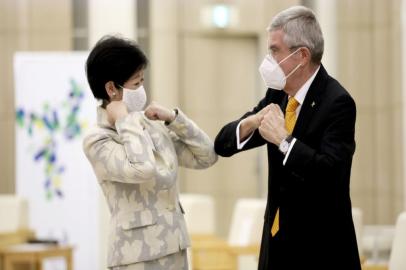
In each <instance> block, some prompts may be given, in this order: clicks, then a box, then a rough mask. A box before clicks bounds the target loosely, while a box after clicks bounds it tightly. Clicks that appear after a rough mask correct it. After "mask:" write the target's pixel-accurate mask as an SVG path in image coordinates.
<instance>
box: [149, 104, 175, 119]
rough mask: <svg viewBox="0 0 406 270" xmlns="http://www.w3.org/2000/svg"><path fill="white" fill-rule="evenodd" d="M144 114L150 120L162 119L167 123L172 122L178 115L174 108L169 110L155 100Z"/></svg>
mask: <svg viewBox="0 0 406 270" xmlns="http://www.w3.org/2000/svg"><path fill="white" fill-rule="evenodd" d="M144 114H145V116H146V117H147V118H148V119H150V120H161V121H165V122H167V123H170V122H172V121H173V120H175V117H176V113H175V112H174V111H173V110H169V109H167V108H165V107H163V106H161V105H159V104H158V103H155V102H152V103H151V104H150V105H148V107H147V108H146V109H145V112H144Z"/></svg>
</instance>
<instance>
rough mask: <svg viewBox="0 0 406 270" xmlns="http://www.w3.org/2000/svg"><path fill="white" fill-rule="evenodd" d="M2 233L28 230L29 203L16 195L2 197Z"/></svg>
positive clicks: (0, 196) (0, 201) (0, 221)
mask: <svg viewBox="0 0 406 270" xmlns="http://www.w3.org/2000/svg"><path fill="white" fill-rule="evenodd" d="M0 217H7V218H2V219H1V220H0V233H10V232H15V231H18V230H22V229H27V228H28V202H27V200H25V199H23V198H21V197H19V196H16V195H11V194H10V195H0Z"/></svg>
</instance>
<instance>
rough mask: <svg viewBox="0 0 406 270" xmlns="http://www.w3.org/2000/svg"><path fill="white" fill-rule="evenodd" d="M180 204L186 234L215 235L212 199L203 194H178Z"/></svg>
mask: <svg viewBox="0 0 406 270" xmlns="http://www.w3.org/2000/svg"><path fill="white" fill-rule="evenodd" d="M179 200H180V203H181V204H182V207H183V209H184V210H185V220H186V225H187V228H188V232H189V233H190V234H192V235H202V234H204V235H213V234H214V233H215V209H214V199H213V197H212V196H210V195H204V194H186V193H183V194H180V196H179Z"/></svg>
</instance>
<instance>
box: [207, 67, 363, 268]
mask: <svg viewBox="0 0 406 270" xmlns="http://www.w3.org/2000/svg"><path fill="white" fill-rule="evenodd" d="M287 100H288V96H287V94H286V93H285V92H284V91H278V90H273V89H268V91H267V93H266V96H265V98H263V99H262V100H261V101H260V102H259V103H258V105H257V106H256V107H255V108H254V109H253V110H252V111H251V112H248V113H246V114H245V115H244V116H243V117H242V118H240V119H238V120H236V121H233V122H231V123H229V124H227V125H225V126H224V127H223V128H222V130H221V131H220V132H219V134H218V135H217V137H216V140H215V150H216V152H217V153H218V154H219V155H220V156H224V157H229V156H232V155H234V154H236V153H238V152H240V151H245V150H248V149H251V148H254V147H258V146H261V145H264V144H266V145H267V148H268V170H269V175H268V200H267V207H266V212H265V222H264V229H263V235H262V243H261V252H260V258H259V266H258V269H261V270H265V269H266V270H279V269H283V270H296V269H303V270H314V269H323V270H331V269H337V270H338V269H340V270H359V269H361V267H360V260H359V255H358V248H357V242H356V237H355V230H354V224H353V220H352V214H351V200H350V174H351V163H352V156H353V154H354V151H355V141H354V130H355V118H356V107H355V103H354V100H353V99H352V97H351V96H350V95H349V93H348V92H347V91H346V90H345V89H344V88H343V87H342V86H341V85H340V84H339V83H338V82H337V81H336V80H335V79H333V78H332V77H330V76H329V75H328V74H327V72H326V70H325V69H324V67H323V66H321V67H320V69H319V71H318V73H317V75H316V77H315V79H314V81H313V83H312V84H311V86H310V88H309V91H308V92H307V95H306V97H305V100H304V102H303V104H302V107H301V110H300V113H299V116H298V119H297V121H296V125H295V128H294V130H293V134H292V135H293V137H294V138H296V139H297V141H296V143H295V144H294V146H293V148H292V150H291V152H290V154H289V156H288V159H287V161H286V164H285V165H283V159H284V157H285V156H284V155H283V154H282V153H281V152H280V151H279V150H278V146H276V145H274V144H272V143H268V142H267V141H265V140H264V139H263V138H262V137H261V135H260V134H259V132H258V130H256V131H255V132H254V134H253V137H251V139H250V140H249V141H248V142H247V144H246V145H245V146H244V147H243V149H241V150H237V138H236V128H237V125H238V123H239V122H240V121H241V120H242V119H244V118H245V117H247V116H249V115H251V114H254V113H256V112H258V111H260V110H261V109H262V108H264V107H265V106H266V105H268V104H270V103H276V104H278V105H279V106H280V107H281V109H282V111H285V108H286V105H287ZM236 170H238V168H236ZM278 207H279V209H280V210H279V211H280V229H279V232H278V233H277V234H276V236H275V237H271V234H270V227H271V224H272V222H273V219H274V216H275V213H276V209H277V208H278Z"/></svg>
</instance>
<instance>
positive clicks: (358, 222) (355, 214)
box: [352, 207, 363, 257]
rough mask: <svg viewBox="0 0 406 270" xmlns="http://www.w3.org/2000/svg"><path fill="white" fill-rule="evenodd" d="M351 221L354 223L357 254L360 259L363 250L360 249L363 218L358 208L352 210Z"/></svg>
mask: <svg viewBox="0 0 406 270" xmlns="http://www.w3.org/2000/svg"><path fill="white" fill-rule="evenodd" d="M352 219H353V221H354V228H355V234H356V236H357V245H358V252H359V255H360V256H361V257H362V255H363V249H362V237H363V234H362V233H363V231H362V227H363V216H362V210H361V209H360V208H355V207H354V208H352Z"/></svg>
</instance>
